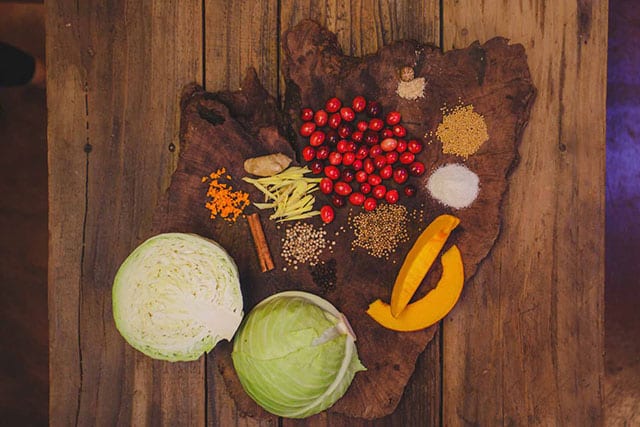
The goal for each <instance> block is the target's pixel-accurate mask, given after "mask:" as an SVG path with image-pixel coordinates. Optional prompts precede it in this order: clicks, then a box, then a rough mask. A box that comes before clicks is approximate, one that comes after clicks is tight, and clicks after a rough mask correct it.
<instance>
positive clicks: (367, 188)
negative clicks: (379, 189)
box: [360, 182, 371, 194]
mask: <svg viewBox="0 0 640 427" xmlns="http://www.w3.org/2000/svg"><path fill="white" fill-rule="evenodd" d="M360 192H361V193H362V194H369V193H371V184H369V183H368V182H363V183H361V184H360Z"/></svg>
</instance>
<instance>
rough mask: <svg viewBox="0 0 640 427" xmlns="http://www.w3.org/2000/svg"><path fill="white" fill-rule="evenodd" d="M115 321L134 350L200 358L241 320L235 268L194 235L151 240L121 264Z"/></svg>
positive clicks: (216, 246)
mask: <svg viewBox="0 0 640 427" xmlns="http://www.w3.org/2000/svg"><path fill="white" fill-rule="evenodd" d="M112 298H113V301H112V302H113V318H114V320H115V323H116V327H117V329H118V331H120V333H121V334H122V336H123V337H124V339H125V340H126V341H127V342H128V343H129V344H130V345H131V346H132V347H134V348H135V349H137V350H139V351H141V352H142V353H144V354H146V355H147V356H149V357H152V358H154V359H161V360H168V361H171V362H177V361H189V360H196V359H198V358H199V357H200V356H201V355H202V354H203V353H205V352H209V351H211V349H212V348H213V347H214V346H215V345H216V343H217V342H218V341H220V340H222V339H227V340H231V338H232V337H233V334H234V333H235V331H236V330H237V329H238V326H239V325H240V322H241V321H242V316H243V313H242V293H241V291H240V281H239V278H238V268H237V267H236V264H235V263H234V261H233V259H232V258H231V257H230V256H229V254H227V252H226V251H225V250H224V249H223V248H222V247H221V246H220V245H219V244H217V243H216V242H214V241H212V240H209V239H205V238H204V237H200V236H197V235H195V234H183V233H166V234H160V235H157V236H154V237H151V238H150V239H148V240H147V241H145V242H143V243H142V244H141V245H140V246H138V247H137V248H136V249H135V250H134V251H133V252H132V253H131V255H129V256H128V257H127V259H126V260H125V261H124V262H123V263H122V265H121V266H120V269H119V270H118V273H117V274H116V277H115V279H114V283H113V290H112Z"/></svg>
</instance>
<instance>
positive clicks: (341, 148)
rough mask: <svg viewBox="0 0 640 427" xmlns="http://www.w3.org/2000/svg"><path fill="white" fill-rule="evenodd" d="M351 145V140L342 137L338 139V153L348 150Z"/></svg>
mask: <svg viewBox="0 0 640 427" xmlns="http://www.w3.org/2000/svg"><path fill="white" fill-rule="evenodd" d="M348 147H349V142H348V141H347V140H346V139H341V140H340V141H338V144H337V145H336V150H338V153H346V152H347V151H348V150H347V148H348Z"/></svg>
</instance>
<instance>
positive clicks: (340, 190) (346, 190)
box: [333, 181, 352, 196]
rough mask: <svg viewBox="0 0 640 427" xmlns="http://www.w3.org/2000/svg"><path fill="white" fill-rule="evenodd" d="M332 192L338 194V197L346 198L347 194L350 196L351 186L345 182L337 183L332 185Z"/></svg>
mask: <svg viewBox="0 0 640 427" xmlns="http://www.w3.org/2000/svg"><path fill="white" fill-rule="evenodd" d="M333 191H335V192H336V194H339V195H340V196H348V195H349V194H351V191H352V189H351V186H350V185H349V184H347V183H346V182H342V181H338V182H336V183H335V184H334V186H333Z"/></svg>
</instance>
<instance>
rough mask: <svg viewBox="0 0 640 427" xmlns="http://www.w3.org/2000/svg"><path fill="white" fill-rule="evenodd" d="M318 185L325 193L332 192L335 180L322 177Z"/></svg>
mask: <svg viewBox="0 0 640 427" xmlns="http://www.w3.org/2000/svg"><path fill="white" fill-rule="evenodd" d="M318 186H319V187H320V191H322V193H324V194H331V192H332V191H333V181H331V179H329V178H326V177H325V178H322V179H321V180H320V184H318Z"/></svg>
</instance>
